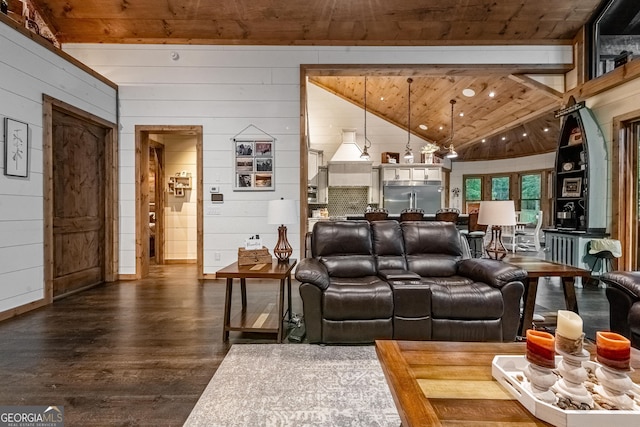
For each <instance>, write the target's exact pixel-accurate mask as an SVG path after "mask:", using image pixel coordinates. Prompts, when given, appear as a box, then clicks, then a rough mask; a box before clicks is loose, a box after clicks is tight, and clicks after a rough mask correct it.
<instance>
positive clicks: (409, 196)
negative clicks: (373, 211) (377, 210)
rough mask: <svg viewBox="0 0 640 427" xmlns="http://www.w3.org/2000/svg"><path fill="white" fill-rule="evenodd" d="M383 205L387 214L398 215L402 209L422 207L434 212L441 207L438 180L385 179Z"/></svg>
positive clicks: (428, 211)
mask: <svg viewBox="0 0 640 427" xmlns="http://www.w3.org/2000/svg"><path fill="white" fill-rule="evenodd" d="M382 194H383V197H384V200H383V206H384V208H385V209H387V210H388V211H389V214H392V215H393V214H396V215H399V214H400V212H402V210H403V209H423V210H424V213H435V212H436V211H437V210H438V209H440V208H441V207H442V183H441V182H440V181H385V182H384V183H383V187H382Z"/></svg>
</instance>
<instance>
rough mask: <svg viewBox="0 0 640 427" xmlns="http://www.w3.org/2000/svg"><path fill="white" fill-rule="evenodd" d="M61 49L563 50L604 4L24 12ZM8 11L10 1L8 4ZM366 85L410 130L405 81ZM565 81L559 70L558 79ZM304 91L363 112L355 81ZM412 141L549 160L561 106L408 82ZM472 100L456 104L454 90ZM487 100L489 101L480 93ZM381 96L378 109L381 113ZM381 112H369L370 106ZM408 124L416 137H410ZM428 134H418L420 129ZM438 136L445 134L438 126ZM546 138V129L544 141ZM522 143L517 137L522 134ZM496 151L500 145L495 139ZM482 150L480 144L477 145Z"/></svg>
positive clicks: (190, 4) (490, 84) (529, 84)
mask: <svg viewBox="0 0 640 427" xmlns="http://www.w3.org/2000/svg"><path fill="white" fill-rule="evenodd" d="M30 1H31V3H32V4H33V6H34V7H35V9H36V10H37V11H38V12H39V13H40V15H41V16H42V18H43V20H44V21H45V23H46V24H47V25H48V27H49V29H50V30H51V31H52V32H53V33H54V34H55V36H56V38H57V39H58V41H59V42H61V43H63V44H64V43H161V44H214V45H215V44H224V45H333V46H340V45H341V46H353V45H362V46H447V45H537V44H541V45H549V44H570V43H571V42H572V40H573V38H574V37H575V35H576V34H577V33H578V32H579V31H580V29H581V28H582V26H583V25H584V24H585V23H586V22H587V21H588V20H589V19H590V18H591V16H592V15H593V13H594V11H596V10H597V9H598V8H599V7H600V4H601V3H602V0H562V1H558V0H536V1H530V0H404V1H391V0H349V1H339V2H336V1H335V0H314V1H288V0H234V1H227V0H208V1H200V0H198V1H194V0H165V1H162V2H158V1H157V0H135V1H130V0H30ZM9 3H10V7H11V9H12V10H15V9H16V8H18V7H21V6H20V5H21V3H20V2H19V1H18V0H9ZM398 71H401V70H396V72H389V69H387V70H386V72H385V73H382V74H381V75H377V76H371V78H370V80H369V82H368V89H369V94H368V97H367V103H368V105H367V108H368V109H370V110H371V111H372V112H374V113H375V114H378V115H379V116H381V117H383V118H385V119H387V120H389V121H390V122H392V123H395V124H397V125H399V126H401V127H403V128H406V126H407V100H406V96H407V82H406V80H407V75H410V74H415V73H413V72H409V73H407V75H401V74H400V73H399V72H398ZM563 71H566V70H563ZM337 74H342V75H323V76H318V75H317V76H313V77H311V81H312V83H314V84H317V85H319V86H321V87H324V88H326V89H327V90H330V91H332V92H334V93H336V94H337V95H339V96H342V97H344V98H346V99H349V100H350V101H351V102H354V103H356V104H358V105H362V94H363V82H364V79H363V78H362V77H361V76H362V75H363V74H362V73H360V74H357V73H353V74H352V75H351V76H345V75H344V73H343V72H338V73H337ZM413 78H414V82H413V83H412V117H411V124H412V126H411V128H412V129H411V130H412V132H414V133H416V134H420V135H421V136H423V137H425V138H427V139H429V140H433V141H435V142H438V143H440V142H442V141H443V140H445V139H446V138H447V137H448V135H450V133H449V131H450V129H449V128H450V125H449V123H450V104H449V100H450V99H456V101H457V104H456V107H455V110H456V113H460V112H464V117H460V116H456V117H455V119H454V129H455V137H454V145H455V147H456V150H458V152H459V154H460V158H461V159H465V160H484V159H495V158H508V157H515V156H522V155H529V154H534V153H540V152H548V151H552V150H553V149H554V148H555V144H556V139H557V133H558V125H559V123H558V121H557V120H555V119H553V115H552V113H551V112H552V111H553V110H554V109H557V108H559V107H560V95H559V94H557V93H554V92H553V91H551V90H548V88H543V87H542V85H540V84H537V82H535V81H531V80H530V79H528V78H526V77H523V76H522V75H520V74H510V73H509V72H504V73H502V74H495V73H493V74H489V75H484V74H483V73H482V71H481V70H479V71H478V72H477V73H475V74H473V73H472V75H462V76H460V75H455V74H447V73H445V72H443V73H442V74H440V75H433V73H432V75H428V76H419V75H418V76H416V75H413ZM464 88H472V89H474V90H475V91H476V96H475V97H473V98H467V97H464V96H463V95H462V94H461V91H462V89H464ZM490 91H495V93H496V97H495V98H488V93H489V92H490ZM381 96H384V97H385V99H386V100H387V101H386V102H382V101H379V99H380V97H381ZM376 99H377V100H378V101H375V100H376ZM414 124H415V126H414ZM420 124H425V125H427V126H428V129H427V130H422V129H420V128H419V127H418V125H420ZM441 125H442V126H444V127H443V129H442V130H440V129H439V127H440V126H441ZM544 129H547V131H546V132H545V131H544ZM525 133H526V134H527V136H526V137H523V136H522V135H523V134H525ZM503 136H504V137H505V138H506V139H505V140H502V137H503ZM483 139H484V140H485V142H484V143H483V142H482V140H483Z"/></svg>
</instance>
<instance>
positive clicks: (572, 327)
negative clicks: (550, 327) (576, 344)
mask: <svg viewBox="0 0 640 427" xmlns="http://www.w3.org/2000/svg"><path fill="white" fill-rule="evenodd" d="M556 334H557V335H562V336H563V337H565V338H568V339H570V340H577V339H578V338H582V318H581V317H580V316H578V314H577V313H574V312H573V311H569V310H558V326H557V328H556Z"/></svg>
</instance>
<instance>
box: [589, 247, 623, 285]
mask: <svg viewBox="0 0 640 427" xmlns="http://www.w3.org/2000/svg"><path fill="white" fill-rule="evenodd" d="M589 254H590V255H591V256H593V257H594V258H595V259H594V260H593V265H592V266H591V275H592V276H593V273H594V271H595V270H596V266H597V265H598V260H601V263H602V269H603V272H605V273H606V272H610V271H613V262H612V261H611V260H612V259H614V258H620V257H621V256H622V246H621V245H620V241H619V240H614V239H591V241H590V242H589Z"/></svg>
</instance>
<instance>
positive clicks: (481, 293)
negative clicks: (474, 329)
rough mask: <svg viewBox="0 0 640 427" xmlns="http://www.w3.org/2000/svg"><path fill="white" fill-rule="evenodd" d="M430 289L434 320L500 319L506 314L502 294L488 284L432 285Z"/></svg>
mask: <svg viewBox="0 0 640 427" xmlns="http://www.w3.org/2000/svg"><path fill="white" fill-rule="evenodd" d="M430 287H431V316H432V317H433V318H434V319H435V318H440V319H475V320H478V319H499V318H501V317H502V315H503V314H504V302H503V299H502V293H501V292H500V291H499V290H498V289H495V288H492V287H490V286H489V285H487V284H486V283H481V282H474V283H469V284H457V285H454V284H442V283H432V284H431V285H430Z"/></svg>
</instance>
